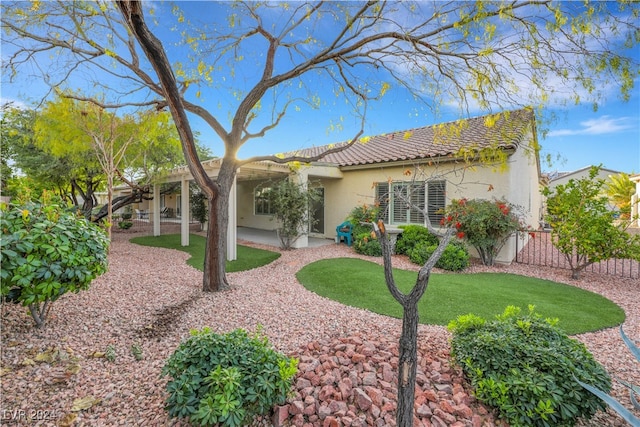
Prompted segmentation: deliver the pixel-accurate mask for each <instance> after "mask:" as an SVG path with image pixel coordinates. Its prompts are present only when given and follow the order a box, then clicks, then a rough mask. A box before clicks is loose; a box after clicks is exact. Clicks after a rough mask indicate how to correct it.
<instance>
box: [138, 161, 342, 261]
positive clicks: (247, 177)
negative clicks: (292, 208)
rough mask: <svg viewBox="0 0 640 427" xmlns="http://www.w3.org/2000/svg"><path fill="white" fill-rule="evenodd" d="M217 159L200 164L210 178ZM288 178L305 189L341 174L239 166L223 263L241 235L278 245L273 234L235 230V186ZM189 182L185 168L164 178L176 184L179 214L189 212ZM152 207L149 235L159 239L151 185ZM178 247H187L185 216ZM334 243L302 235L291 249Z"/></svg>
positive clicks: (327, 169) (322, 168) (320, 168)
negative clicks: (318, 180) (317, 180)
mask: <svg viewBox="0 0 640 427" xmlns="http://www.w3.org/2000/svg"><path fill="white" fill-rule="evenodd" d="M220 164H221V159H211V160H207V161H205V162H203V166H204V167H205V170H206V172H207V175H209V176H210V177H212V178H215V177H216V176H217V175H218V172H219V170H220ZM283 177H292V178H295V179H296V180H297V182H299V183H300V184H301V185H303V186H306V185H307V183H308V180H309V178H310V177H314V178H332V179H339V178H342V172H341V171H340V170H339V169H338V168H336V167H332V166H326V165H319V164H313V165H311V164H309V165H303V166H301V167H299V168H296V170H295V172H294V171H292V169H291V167H290V166H289V165H287V164H278V163H273V162H269V161H259V162H254V163H249V164H246V165H243V166H242V167H240V168H239V169H238V170H237V173H236V178H235V181H234V184H233V186H232V188H231V194H230V197H229V223H228V228H227V259H228V260H235V259H236V257H237V250H236V245H237V240H238V239H244V238H243V237H242V236H241V235H239V234H238V233H241V232H243V233H245V236H246V237H247V238H246V239H244V240H249V241H255V242H258V243H264V244H269V245H273V246H279V242H278V239H277V236H276V234H275V231H273V230H264V229H258V228H250V227H243V226H239V224H238V184H239V183H243V182H251V181H268V180H272V179H277V178H283ZM192 180H193V177H192V175H191V172H190V171H189V169H188V167H186V166H184V167H180V168H176V169H174V170H173V171H172V172H171V173H170V174H169V175H168V176H167V177H166V178H165V182H180V184H181V185H180V193H179V196H180V199H179V200H180V203H179V210H180V212H189V211H190V207H189V205H190V201H189V183H190V182H191V181H192ZM152 204H153V206H152V207H151V215H150V216H152V218H150V219H152V223H153V235H154V236H159V235H160V211H161V206H160V185H154V188H153V200H152ZM180 234H181V236H182V237H181V244H182V245H183V246H188V245H189V215H182V216H181V219H180ZM331 243H334V241H333V240H331V239H323V238H314V237H310V236H308V235H307V234H303V235H302V236H300V238H299V239H298V240H297V241H296V243H295V245H294V247H308V246H312V247H316V246H321V245H322V244H331Z"/></svg>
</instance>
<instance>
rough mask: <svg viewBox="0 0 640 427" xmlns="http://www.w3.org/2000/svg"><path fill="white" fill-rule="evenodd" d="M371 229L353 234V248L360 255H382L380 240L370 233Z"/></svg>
mask: <svg viewBox="0 0 640 427" xmlns="http://www.w3.org/2000/svg"><path fill="white" fill-rule="evenodd" d="M372 230H373V229H372ZM372 233H373V231H369V232H368V233H360V234H358V235H356V236H355V239H354V242H353V249H354V250H355V251H356V252H357V253H359V254H362V255H368V256H382V245H380V241H379V240H378V239H377V238H376V237H375V235H372Z"/></svg>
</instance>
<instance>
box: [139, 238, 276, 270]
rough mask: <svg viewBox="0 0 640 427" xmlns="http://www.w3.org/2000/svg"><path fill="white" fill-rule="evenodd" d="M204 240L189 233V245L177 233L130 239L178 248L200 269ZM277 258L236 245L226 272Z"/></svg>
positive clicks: (260, 250) (152, 244) (258, 265)
mask: <svg viewBox="0 0 640 427" xmlns="http://www.w3.org/2000/svg"><path fill="white" fill-rule="evenodd" d="M205 241H206V239H205V238H204V237H202V236H199V235H197V234H190V235H189V246H181V245H180V235H179V234H166V235H162V236H143V237H134V238H133V239H131V242H132V243H137V244H138V245H144V246H153V247H157V248H168V249H178V250H180V251H184V252H187V253H188V254H190V255H191V258H189V259H188V260H187V264H189V265H190V266H192V267H195V268H197V269H198V270H200V271H202V270H203V268H204V245H205ZM278 258H280V254H279V253H278V252H272V251H266V250H263V249H256V248H250V247H248V246H241V245H238V259H236V260H235V261H227V272H229V273H233V272H235V271H244V270H251V269H252V268H257V267H261V266H263V265H266V264H269V263H270V262H273V261H274V260H276V259H278Z"/></svg>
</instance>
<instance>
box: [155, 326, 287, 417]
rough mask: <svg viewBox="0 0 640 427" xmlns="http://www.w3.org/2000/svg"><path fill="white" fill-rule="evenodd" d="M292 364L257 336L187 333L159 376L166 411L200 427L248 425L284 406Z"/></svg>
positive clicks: (239, 330) (265, 340) (239, 332)
mask: <svg viewBox="0 0 640 427" xmlns="http://www.w3.org/2000/svg"><path fill="white" fill-rule="evenodd" d="M297 364H298V360H297V359H295V358H288V357H286V356H285V355H283V354H281V353H278V352H276V351H275V350H273V349H272V348H271V347H270V345H269V342H268V340H267V338H266V337H264V336H262V335H260V333H259V332H257V333H255V334H253V335H249V334H248V333H247V332H246V331H244V330H242V329H236V330H235V331H232V332H229V333H227V334H216V333H214V332H212V331H211V330H210V329H209V328H203V329H202V330H199V331H198V330H192V331H191V335H190V337H189V338H188V339H187V340H185V341H184V342H183V343H182V344H180V346H179V347H178V348H177V349H176V351H175V352H174V353H173V354H172V355H171V356H170V357H169V359H168V360H167V363H166V364H165V366H164V368H163V370H162V375H163V376H168V377H170V378H171V379H170V380H169V382H168V383H167V392H168V394H169V396H168V398H167V402H166V406H167V410H168V412H169V415H170V416H171V417H179V418H188V419H189V421H190V422H191V423H192V424H195V425H200V426H209V425H220V426H241V425H249V424H251V421H252V420H253V419H254V418H255V417H256V416H262V415H267V414H269V413H270V411H271V410H272V409H273V407H274V406H275V405H278V404H283V403H284V402H285V399H286V398H287V395H288V393H289V392H290V389H291V383H292V381H293V378H294V376H295V374H296V372H297Z"/></svg>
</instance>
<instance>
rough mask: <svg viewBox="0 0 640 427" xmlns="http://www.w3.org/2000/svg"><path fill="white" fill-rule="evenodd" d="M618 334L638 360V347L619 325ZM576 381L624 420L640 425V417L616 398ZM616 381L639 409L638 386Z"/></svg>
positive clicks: (639, 392)
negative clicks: (623, 387) (627, 392)
mask: <svg viewBox="0 0 640 427" xmlns="http://www.w3.org/2000/svg"><path fill="white" fill-rule="evenodd" d="M620 336H622V340H623V341H624V343H625V344H626V345H627V347H629V350H631V353H633V355H634V356H635V357H636V360H637V361H639V362H640V349H639V348H638V347H637V346H636V345H635V344H634V343H633V342H632V341H631V340H630V339H629V337H627V336H626V335H625V333H624V330H623V329H622V326H620ZM576 381H577V382H578V384H580V385H581V386H582V387H584V388H586V389H587V390H589V391H590V392H591V393H593V394H595V395H596V396H598V397H599V398H600V399H602V400H603V401H605V403H606V404H607V405H609V407H610V408H611V409H613V410H614V411H616V412H617V413H618V414H619V415H620V416H621V417H622V418H623V419H624V420H625V421H626V422H628V423H629V424H631V425H632V426H634V427H635V426H640V418H638V417H636V416H635V415H633V414H632V413H631V411H630V410H628V409H627V408H625V407H624V406H622V404H621V403H620V402H618V401H617V400H615V399H614V398H613V397H611V396H609V395H608V394H607V393H605V392H604V391H602V390H600V389H599V388H597V387H594V386H592V385H590V384H586V383H583V382H582V381H580V380H578V379H576ZM618 381H620V382H621V383H622V384H623V385H624V386H625V387H627V388H628V389H629V399H630V400H631V404H632V405H633V407H634V408H636V410H638V411H640V402H638V399H637V398H636V395H638V396H640V386H637V385H633V384H631V383H628V382H626V381H622V380H618Z"/></svg>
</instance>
